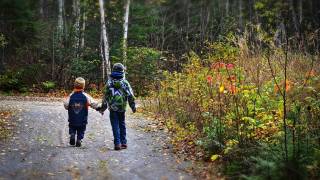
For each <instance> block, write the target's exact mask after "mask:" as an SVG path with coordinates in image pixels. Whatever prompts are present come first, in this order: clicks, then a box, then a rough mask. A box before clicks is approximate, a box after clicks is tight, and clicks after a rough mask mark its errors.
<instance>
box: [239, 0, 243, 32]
mask: <svg viewBox="0 0 320 180" xmlns="http://www.w3.org/2000/svg"><path fill="white" fill-rule="evenodd" d="M242 8H243V1H242V0H239V27H240V31H242V30H243V16H242V11H243V10H242Z"/></svg>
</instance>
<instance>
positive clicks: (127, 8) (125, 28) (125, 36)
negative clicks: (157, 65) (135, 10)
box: [123, 0, 130, 65]
mask: <svg viewBox="0 0 320 180" xmlns="http://www.w3.org/2000/svg"><path fill="white" fill-rule="evenodd" d="M129 13H130V0H127V2H126V5H125V13H124V21H123V64H124V65H126V63H127V48H128V47H127V46H128V26H129Z"/></svg>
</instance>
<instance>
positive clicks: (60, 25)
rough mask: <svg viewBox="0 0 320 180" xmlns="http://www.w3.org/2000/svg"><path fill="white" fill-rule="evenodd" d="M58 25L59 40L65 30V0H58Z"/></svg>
mask: <svg viewBox="0 0 320 180" xmlns="http://www.w3.org/2000/svg"><path fill="white" fill-rule="evenodd" d="M58 6H59V7H58V8H59V12H58V27H57V33H58V39H59V41H60V40H61V38H62V35H63V32H64V26H63V25H64V22H63V12H64V0H58Z"/></svg>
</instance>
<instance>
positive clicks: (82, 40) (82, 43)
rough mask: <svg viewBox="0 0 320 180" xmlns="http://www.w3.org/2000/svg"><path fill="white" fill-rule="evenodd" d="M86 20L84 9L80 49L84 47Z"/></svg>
mask: <svg viewBox="0 0 320 180" xmlns="http://www.w3.org/2000/svg"><path fill="white" fill-rule="evenodd" d="M86 21H87V15H86V12H85V9H84V10H83V12H82V27H81V43H80V49H83V48H84V37H85V31H86Z"/></svg>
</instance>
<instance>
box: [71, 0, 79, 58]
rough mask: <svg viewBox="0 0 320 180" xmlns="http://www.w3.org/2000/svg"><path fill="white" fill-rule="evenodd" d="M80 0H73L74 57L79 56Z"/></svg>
mask: <svg viewBox="0 0 320 180" xmlns="http://www.w3.org/2000/svg"><path fill="white" fill-rule="evenodd" d="M80 13H81V12H80V1H79V0H73V12H72V14H73V17H74V19H75V21H74V25H73V28H74V42H73V47H74V55H75V57H79V47H80V19H81V15H80Z"/></svg>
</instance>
